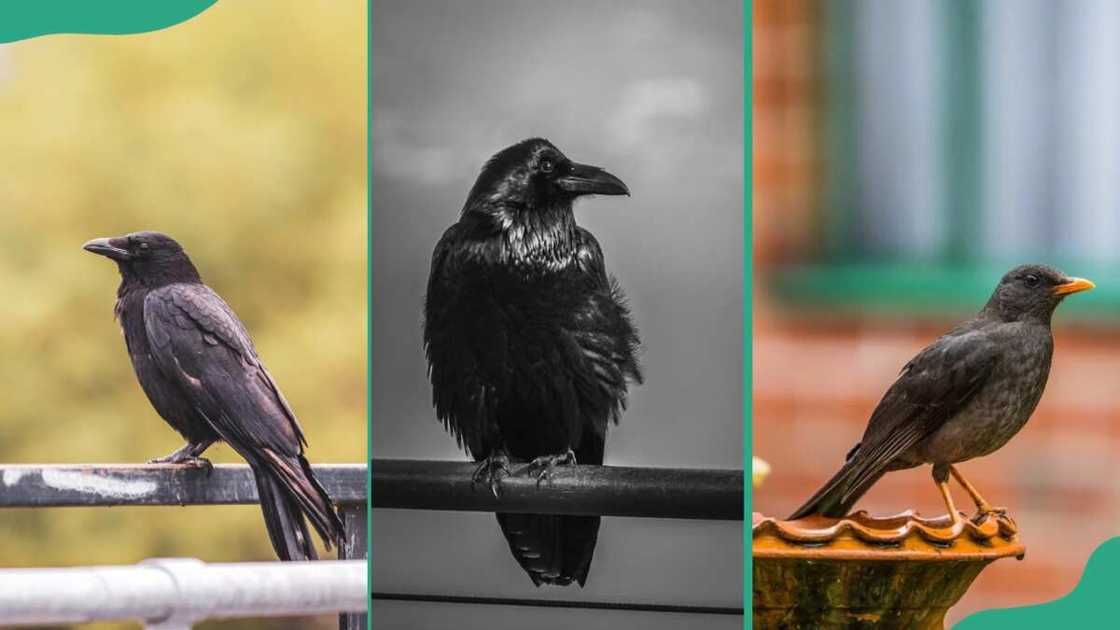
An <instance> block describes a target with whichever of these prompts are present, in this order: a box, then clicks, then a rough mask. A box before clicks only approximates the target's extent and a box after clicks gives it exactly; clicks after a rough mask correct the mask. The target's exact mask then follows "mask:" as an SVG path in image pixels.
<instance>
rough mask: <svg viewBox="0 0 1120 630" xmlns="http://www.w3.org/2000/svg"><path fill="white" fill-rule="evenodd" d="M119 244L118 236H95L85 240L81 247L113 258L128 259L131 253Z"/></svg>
mask: <svg viewBox="0 0 1120 630" xmlns="http://www.w3.org/2000/svg"><path fill="white" fill-rule="evenodd" d="M121 245H122V243H121V239H119V238H95V239H93V240H91V241H86V244H85V245H82V249H84V250H86V251H87V252H92V253H94V254H97V255H98V256H105V257H106V258H112V259H113V260H128V259H129V258H131V257H132V254H130V253H128V250H127V249H125V248H123V247H121Z"/></svg>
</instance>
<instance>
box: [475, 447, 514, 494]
mask: <svg viewBox="0 0 1120 630" xmlns="http://www.w3.org/2000/svg"><path fill="white" fill-rule="evenodd" d="M509 474H510V470H509V455H507V454H506V452H505V451H495V452H494V453H492V454H491V455H490V457H487V458H486V459H484V460H482V461H481V462H479V464H478V468H475V469H474V475H472V476H471V485H472V486H474V485H477V484H480V483H485V484H486V485H487V486H489V487H490V492H491V493H492V494H493V495H494V497H495V498H497V497H500V496H502V476H503V475H509Z"/></svg>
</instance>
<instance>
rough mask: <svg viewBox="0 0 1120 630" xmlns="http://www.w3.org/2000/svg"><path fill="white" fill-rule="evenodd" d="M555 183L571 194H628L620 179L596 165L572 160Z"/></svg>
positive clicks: (628, 190) (627, 189) (628, 191)
mask: <svg viewBox="0 0 1120 630" xmlns="http://www.w3.org/2000/svg"><path fill="white" fill-rule="evenodd" d="M556 185H557V186H558V187H559V188H560V190H563V191H565V192H568V193H572V194H573V195H629V194H630V189H629V188H627V187H626V184H624V183H622V180H621V179H619V178H617V177H615V176H614V175H611V174H610V173H608V172H606V171H604V170H603V169H601V168H599V167H598V166H588V165H587V164H576V163H575V162H573V163H572V164H571V168H570V169H569V170H568V172H567V173H564V174H563V175H561V176H560V177H558V178H556Z"/></svg>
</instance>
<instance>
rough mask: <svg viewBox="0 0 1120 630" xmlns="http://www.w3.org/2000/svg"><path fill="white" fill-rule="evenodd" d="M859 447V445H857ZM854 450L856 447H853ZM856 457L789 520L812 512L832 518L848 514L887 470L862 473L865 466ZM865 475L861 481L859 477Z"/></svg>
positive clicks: (851, 458)
mask: <svg viewBox="0 0 1120 630" xmlns="http://www.w3.org/2000/svg"><path fill="white" fill-rule="evenodd" d="M857 448H858V447H857ZM853 451H854V449H853ZM857 459H858V458H856V457H849V459H848V461H847V462H845V463H844V465H843V466H842V467H841V468H840V470H839V471H838V472H837V473H836V474H835V475H833V476H832V479H829V480H828V482H827V483H825V484H824V485H823V486H821V489H820V490H817V492H816V494H814V495H813V496H812V497H810V498H809V500H808V501H806V502H805V505H802V506H801V507H799V508H797V511H795V512H794V513H793V514H791V515H790V517H789V520H791V521H792V520H794V519H798V518H804V517H806V516H810V515H812V514H820V515H821V516H828V517H832V518H839V517H841V516H846V515H847V514H848V512H850V511H851V509H852V506H853V505H855V503H856V501H859V499H860V497H862V496H863V495H864V493H866V492H867V491H868V490H869V489H871V486H873V485H875V482H876V481H878V480H879V478H880V477H882V476H883V475H884V474H886V471H885V470H879V471H876V472H875V473H874V474H871V475H870V476H868V475H861V474H859V473H861V472H863V467H861V466H859V465H858V463H857ZM860 477H864V478H865V479H864V481H862V482H860V481H859V478H860Z"/></svg>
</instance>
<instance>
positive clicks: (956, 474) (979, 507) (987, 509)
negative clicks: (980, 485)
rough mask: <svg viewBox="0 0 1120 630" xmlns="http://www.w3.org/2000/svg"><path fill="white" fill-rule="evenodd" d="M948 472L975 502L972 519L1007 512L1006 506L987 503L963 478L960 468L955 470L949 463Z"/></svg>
mask: <svg viewBox="0 0 1120 630" xmlns="http://www.w3.org/2000/svg"><path fill="white" fill-rule="evenodd" d="M949 472H950V473H952V474H953V479H956V480H957V483H959V484H961V486H963V487H964V491H965V492H967V493H968V496H970V497H972V502H973V503H975V504H976V517H975V519H974V520H976V519H983V518H984V517H986V516H987V515H989V514H1007V508H1001V507H992V504H991V503H988V502H987V501H986V500H985V499H984V497H982V496H980V493H979V492H977V490H976V487H975V486H973V485H972V484H970V483H968V480H967V479H965V478H964V475H962V474H961V471H960V470H957V467H956V466H953V465H950V466H949Z"/></svg>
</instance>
